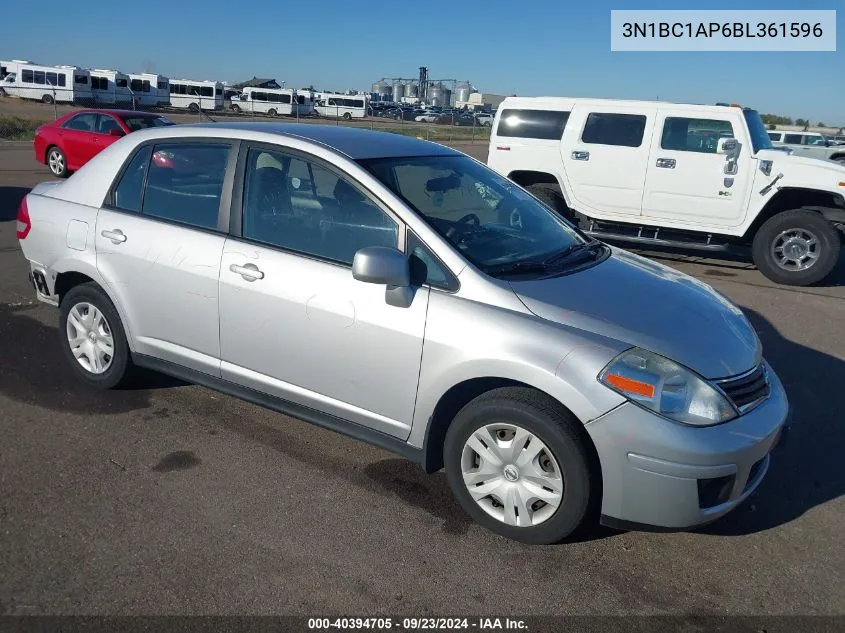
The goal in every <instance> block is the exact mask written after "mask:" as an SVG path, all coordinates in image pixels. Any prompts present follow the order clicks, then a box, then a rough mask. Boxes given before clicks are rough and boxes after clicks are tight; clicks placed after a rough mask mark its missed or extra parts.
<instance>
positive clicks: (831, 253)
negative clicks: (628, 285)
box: [488, 97, 845, 286]
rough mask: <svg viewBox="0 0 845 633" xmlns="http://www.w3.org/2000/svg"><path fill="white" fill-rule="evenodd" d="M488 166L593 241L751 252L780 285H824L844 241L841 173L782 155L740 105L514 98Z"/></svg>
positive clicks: (501, 114)
mask: <svg viewBox="0 0 845 633" xmlns="http://www.w3.org/2000/svg"><path fill="white" fill-rule="evenodd" d="M488 164H489V165H490V167H492V168H493V169H495V170H496V171H498V172H499V173H501V174H503V175H505V176H507V177H508V178H510V179H511V180H513V181H514V182H516V183H518V184H520V185H522V186H523V187H526V188H528V189H529V190H530V191H531V192H532V193H534V195H535V196H536V197H538V198H540V199H541V200H543V201H544V202H545V203H546V204H548V205H550V206H552V207H553V208H555V209H556V210H557V211H558V212H560V213H561V214H562V215H564V216H565V217H567V218H568V219H569V220H571V221H573V222H574V223H576V224H577V225H578V226H580V228H581V229H582V230H584V231H585V232H586V233H588V234H590V235H593V236H595V237H598V238H600V239H605V240H607V241H611V242H613V241H616V242H626V243H637V244H640V245H643V246H645V247H649V246H653V247H670V248H679V247H680V248H684V249H695V250H700V251H705V252H706V251H710V252H713V253H719V252H735V253H744V254H748V252H749V249H750V252H751V255H752V257H753V260H754V263H755V264H756V265H757V267H758V268H759V270H760V271H761V272H762V273H763V274H764V275H765V276H766V277H768V278H770V279H772V280H774V281H776V282H778V283H782V284H788V285H795V286H804V285H808V284H812V283H816V282H818V281H821V280H822V279H824V278H825V277H826V276H827V275H828V274H829V273H830V272H831V270H832V269H833V268H834V266H835V265H836V263H837V261H838V258H839V251H840V246H841V243H842V242H843V241H845V166H843V165H840V164H838V163H836V162H834V161H831V160H821V159H816V158H807V157H802V156H798V155H791V154H789V153H787V152H784V151H778V150H777V149H776V148H773V146H772V143H771V140H770V138H769V135H768V134H767V133H766V128H765V125H764V124H763V122H762V120H761V118H760V115H759V114H758V113H757V112H756V111H755V110H751V109H749V108H743V107H740V106H736V105H726V104H725V105H722V104H720V105H712V106H711V105H682V104H671V103H663V102H657V101H652V102H649V101H620V100H599V99H575V98H558V97H509V98H507V99H505V101H504V102H503V103H502V104H501V106H500V107H499V110H498V112H497V114H496V120H495V124H494V128H493V133H492V134H491V137H490V152H489V157H488ZM516 221H518V219H517V220H516Z"/></svg>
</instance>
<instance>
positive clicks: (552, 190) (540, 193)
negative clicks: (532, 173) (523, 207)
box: [526, 183, 571, 219]
mask: <svg viewBox="0 0 845 633" xmlns="http://www.w3.org/2000/svg"><path fill="white" fill-rule="evenodd" d="M526 189H528V191H529V192H530V193H531V194H532V195H533V196H534V197H535V198H537V199H538V200H540V202H542V203H543V204H545V205H546V206H547V207H549V208H550V209H552V210H553V211H557V212H558V213H559V214H560V215H562V216H564V217H565V218H567V219H571V218H570V217H569V207H568V206H566V201H565V200H564V199H563V196H562V195H561V194H560V190H559V189H558V188H557V185H553V184H547V183H537V184H536V185H529V186H528V187H526Z"/></svg>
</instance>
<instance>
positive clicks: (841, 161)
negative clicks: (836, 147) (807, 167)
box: [833, 156, 845, 165]
mask: <svg viewBox="0 0 845 633" xmlns="http://www.w3.org/2000/svg"><path fill="white" fill-rule="evenodd" d="M833 160H835V161H836V162H837V163H839V164H840V165H845V156H837V157H836V158H834V159H833Z"/></svg>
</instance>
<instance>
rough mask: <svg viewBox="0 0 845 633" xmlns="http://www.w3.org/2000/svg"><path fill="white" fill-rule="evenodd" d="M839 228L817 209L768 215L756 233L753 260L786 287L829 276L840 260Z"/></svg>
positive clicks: (806, 283)
mask: <svg viewBox="0 0 845 633" xmlns="http://www.w3.org/2000/svg"><path fill="white" fill-rule="evenodd" d="M840 248H841V241H840V236H839V233H838V231H837V230H836V227H834V226H833V225H832V224H831V223H830V222H828V221H827V220H826V219H825V218H824V217H823V216H821V215H820V214H819V213H816V212H815V211H807V210H804V209H793V210H791V211H783V212H781V213H778V214H777V215H775V216H773V217H771V218H769V219H768V220H766V222H764V223H763V225H762V226H761V227H760V229H759V230H758V231H757V234H756V235H755V236H754V242H753V244H752V253H753V257H754V263H755V264H756V265H757V268H758V269H759V270H760V272H761V273H763V275H765V276H766V277H768V278H769V279H771V280H772V281H774V282H777V283H779V284H784V285H787V286H807V285H810V284H814V283H817V282H819V281H821V280H822V279H824V278H825V277H827V275H828V274H829V273H830V271H831V270H833V268H834V266H836V262H837V261H838V259H839V251H840Z"/></svg>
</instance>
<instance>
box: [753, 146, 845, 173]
mask: <svg viewBox="0 0 845 633" xmlns="http://www.w3.org/2000/svg"><path fill="white" fill-rule="evenodd" d="M828 149H831V148H828ZM757 158H759V159H762V160H771V161H777V162H775V163H774V165H773V166H772V173H777V170H778V165H780V166H781V167H782V166H784V165H785V166H786V167H800V168H804V167H810V168H812V169H816V170H818V169H823V170H825V171H826V172H829V175H830V176H832V177H836V178H839V179H842V178H843V177H845V166H843V165H842V164H841V163H838V162H836V161H835V160H830V159H828V158H822V157H821V156H797V155H795V154H787V153H786V152H783V151H780V150H775V149H764V150H760V151H759V152H757Z"/></svg>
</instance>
